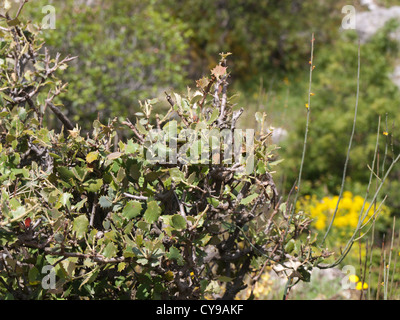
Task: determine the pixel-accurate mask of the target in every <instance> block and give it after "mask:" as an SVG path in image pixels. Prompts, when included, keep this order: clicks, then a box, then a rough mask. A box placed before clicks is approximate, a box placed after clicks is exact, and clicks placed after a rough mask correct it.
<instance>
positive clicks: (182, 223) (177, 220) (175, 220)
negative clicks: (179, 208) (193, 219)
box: [171, 214, 186, 230]
mask: <svg viewBox="0 0 400 320" xmlns="http://www.w3.org/2000/svg"><path fill="white" fill-rule="evenodd" d="M171 227H173V228H174V229H177V230H182V229H185V228H186V220H185V218H184V217H182V216H181V215H180V214H174V215H173V216H172V218H171Z"/></svg>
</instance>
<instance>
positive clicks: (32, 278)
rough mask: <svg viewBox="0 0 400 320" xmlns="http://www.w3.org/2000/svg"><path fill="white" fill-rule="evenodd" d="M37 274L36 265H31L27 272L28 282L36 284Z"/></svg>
mask: <svg viewBox="0 0 400 320" xmlns="http://www.w3.org/2000/svg"><path fill="white" fill-rule="evenodd" d="M38 275H39V270H38V269H37V268H36V267H32V268H30V269H29V272H28V279H29V284H31V285H32V284H37V283H36V282H37V276H38Z"/></svg>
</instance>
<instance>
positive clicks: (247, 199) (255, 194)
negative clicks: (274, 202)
mask: <svg viewBox="0 0 400 320" xmlns="http://www.w3.org/2000/svg"><path fill="white" fill-rule="evenodd" d="M258 196H259V194H258V193H254V194H252V195H249V196H248V197H246V198H244V199H242V201H240V204H243V205H246V204H249V203H250V202H252V201H253V200H254V199H255V198H257V197H258Z"/></svg>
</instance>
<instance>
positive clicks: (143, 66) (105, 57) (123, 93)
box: [28, 0, 190, 130]
mask: <svg viewBox="0 0 400 320" xmlns="http://www.w3.org/2000/svg"><path fill="white" fill-rule="evenodd" d="M36 2H37V3H35V5H34V6H31V7H30V14H31V15H32V20H33V21H35V22H38V21H41V19H42V18H43V14H42V13H41V10H38V8H41V7H42V6H43V5H45V4H48V2H47V1H36ZM53 5H54V6H55V8H56V14H57V17H56V18H57V20H56V21H57V24H56V29H54V30H50V29H49V30H44V32H43V36H44V38H45V40H46V43H47V44H48V46H49V48H50V52H60V53H61V54H62V55H66V54H67V53H68V52H74V54H75V55H77V56H78V59H77V60H75V61H74V62H73V63H71V64H70V66H69V68H68V69H67V70H65V71H64V72H63V79H64V80H65V81H66V82H68V83H69V85H68V94H65V95H62V96H60V101H61V102H62V103H63V104H64V105H65V108H66V110H67V113H68V115H69V117H70V118H71V119H73V120H74V121H77V122H78V121H80V120H81V121H80V122H81V126H82V128H83V129H86V130H89V128H90V124H91V123H92V122H93V120H95V119H97V117H98V115H99V117H100V119H101V120H102V121H106V120H107V119H108V118H110V117H115V116H132V115H133V114H134V113H135V112H137V111H138V108H139V106H138V100H142V99H145V98H148V97H149V96H157V95H158V94H159V90H160V89H161V88H166V87H182V86H183V85H184V84H185V79H186V78H185V77H186V72H185V70H184V66H185V65H186V64H187V63H188V61H187V59H186V57H185V56H186V49H187V44H186V39H187V37H188V36H189V35H190V30H189V29H188V28H187V26H186V25H185V23H184V22H183V21H182V20H179V19H176V18H174V17H172V16H171V15H170V14H169V13H168V11H166V10H165V8H164V5H163V1H137V0H130V1H91V2H90V4H87V3H86V1H81V2H79V3H77V2H76V1H73V0H67V1H59V2H57V3H55V4H53ZM28 9H29V8H28ZM66 39H67V41H66Z"/></svg>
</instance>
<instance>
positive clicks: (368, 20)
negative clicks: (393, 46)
mask: <svg viewBox="0 0 400 320" xmlns="http://www.w3.org/2000/svg"><path fill="white" fill-rule="evenodd" d="M374 8H375V9H374V10H372V11H365V12H359V13H357V14H356V29H357V32H358V34H359V36H360V40H361V42H362V43H365V42H366V41H368V40H369V39H370V38H371V37H372V36H373V35H374V34H375V33H376V32H377V31H378V30H379V29H380V28H382V27H383V26H384V25H385V23H386V22H388V21H389V20H391V19H398V20H399V21H400V6H394V7H391V8H381V7H374ZM392 36H393V37H394V38H395V39H397V40H398V41H400V31H398V32H394V33H393V34H392Z"/></svg>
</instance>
